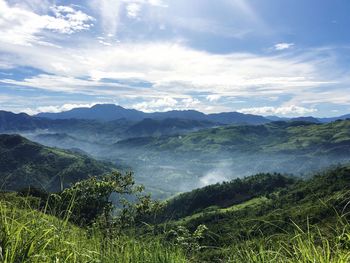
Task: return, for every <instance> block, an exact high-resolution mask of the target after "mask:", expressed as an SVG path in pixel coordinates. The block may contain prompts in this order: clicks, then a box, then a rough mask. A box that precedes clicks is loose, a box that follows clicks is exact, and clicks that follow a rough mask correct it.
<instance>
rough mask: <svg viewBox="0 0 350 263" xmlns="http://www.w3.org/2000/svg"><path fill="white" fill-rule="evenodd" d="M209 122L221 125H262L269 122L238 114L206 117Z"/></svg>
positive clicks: (260, 118)
mask: <svg viewBox="0 0 350 263" xmlns="http://www.w3.org/2000/svg"><path fill="white" fill-rule="evenodd" d="M208 117H209V120H210V121H213V122H219V123H223V124H264V123H268V122H270V120H268V119H266V118H264V117H262V116H258V115H252V114H243V113H239V112H223V113H214V114H209V115H208Z"/></svg>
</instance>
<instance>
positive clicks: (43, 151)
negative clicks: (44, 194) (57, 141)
mask: <svg viewBox="0 0 350 263" xmlns="http://www.w3.org/2000/svg"><path fill="white" fill-rule="evenodd" d="M0 156H1V158H0V167H1V170H0V180H1V186H0V189H2V190H19V189H21V188H24V187H28V186H36V187H40V188H44V189H46V190H48V191H53V192H55V191H59V190H60V189H61V187H63V188H65V187H68V186H69V185H70V184H71V183H74V182H77V181H80V180H82V179H85V178H87V177H89V176H92V175H102V174H104V173H106V172H109V171H111V170H112V169H113V167H112V166H111V165H110V164H107V163H102V162H98V161H95V160H93V159H91V158H89V157H88V156H85V155H80V154H77V153H73V152H70V151H65V150H60V149H57V148H49V147H45V146H42V145H40V144H37V143H33V142H31V141H29V140H27V139H25V138H23V137H21V136H19V135H0Z"/></svg>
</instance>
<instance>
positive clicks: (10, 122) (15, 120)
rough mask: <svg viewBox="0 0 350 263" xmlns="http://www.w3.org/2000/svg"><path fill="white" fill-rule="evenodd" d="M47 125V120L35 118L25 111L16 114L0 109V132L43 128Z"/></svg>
mask: <svg viewBox="0 0 350 263" xmlns="http://www.w3.org/2000/svg"><path fill="white" fill-rule="evenodd" d="M47 127H48V121H47V120H45V119H40V118H35V117H32V116H29V115H28V114H25V113H19V114H16V113H12V112H8V111H0V132H3V131H24V130H34V129H38V128H40V129H45V128H47Z"/></svg>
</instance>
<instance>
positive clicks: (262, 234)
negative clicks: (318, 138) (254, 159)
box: [159, 164, 350, 262]
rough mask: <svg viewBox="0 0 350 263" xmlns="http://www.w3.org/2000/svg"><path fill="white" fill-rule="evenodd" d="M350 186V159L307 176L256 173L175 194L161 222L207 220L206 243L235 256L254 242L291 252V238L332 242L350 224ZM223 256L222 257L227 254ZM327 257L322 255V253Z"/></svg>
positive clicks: (209, 254)
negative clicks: (347, 162)
mask: <svg viewBox="0 0 350 263" xmlns="http://www.w3.org/2000/svg"><path fill="white" fill-rule="evenodd" d="M349 189H350V164H348V165H342V166H337V167H333V168H329V169H326V170H324V171H322V172H319V173H317V174H315V175H313V176H312V177H311V178H310V179H308V180H299V179H298V180H295V179H293V178H291V177H288V176H287V177H285V176H282V175H278V174H270V175H268V174H261V175H255V176H252V177H247V178H245V179H242V180H233V181H232V182H228V183H223V184H217V185H212V186H208V187H205V188H201V189H198V190H194V191H192V192H189V193H185V194H182V195H179V196H177V197H175V198H173V199H170V200H168V201H166V202H165V207H164V208H163V210H162V213H160V215H159V222H164V223H165V224H166V225H167V226H168V227H169V226H171V225H173V226H179V225H180V226H185V227H187V228H189V229H196V228H197V227H198V226H200V225H202V224H205V225H206V226H207V227H208V228H209V229H210V234H209V236H208V238H207V240H206V241H205V245H206V246H208V247H212V246H215V247H220V248H221V251H220V253H223V255H225V253H227V252H228V253H230V256H233V254H232V253H234V251H235V252H238V251H239V250H241V249H244V248H243V247H250V246H252V247H251V248H252V250H253V249H256V248H264V249H269V248H270V249H277V248H281V249H282V250H283V249H285V250H286V251H287V253H288V252H289V251H291V250H292V249H291V248H290V247H289V246H288V244H289V243H288V242H290V241H291V239H293V238H298V237H299V238H300V237H301V236H302V235H307V236H308V237H309V238H310V239H309V240H312V239H318V240H323V241H324V242H333V239H332V238H331V237H332V235H336V234H335V233H337V231H338V230H339V229H343V228H344V229H345V226H348V222H349V221H348V220H349V219H350V216H349V211H350V208H349V199H350V192H349ZM180 207H181V208H184V210H182V209H180ZM338 228H339V229H338ZM343 231H348V229H347V230H343ZM321 232H322V233H323V234H322V235H321V234H320V233H321ZM325 233H326V234H325ZM344 233H348V232H344ZM345 235H347V234H345ZM338 238H342V236H341V235H339V236H338ZM281 241H283V242H286V243H283V242H281ZM299 241H300V240H299ZM349 241H350V239H349V237H346V238H345V239H344V240H342V242H344V244H349V243H348V242H349ZM260 242H262V243H260ZM294 243H298V242H294ZM299 244H300V242H299ZM260 245H261V247H260ZM299 249H305V250H306V249H307V248H306V247H299ZM323 249H324V248H323ZM254 251H255V250H254ZM298 252H299V250H298ZM314 252H315V253H316V251H314ZM282 254H283V252H282ZM218 255H219V253H218V251H216V252H215V251H214V250H207V251H205V253H204V254H202V255H201V256H202V258H203V259H208V258H216V257H217V256H218ZM223 255H220V257H227V255H226V256H223ZM323 257H324V255H323V254H322V256H320V258H323ZM247 262H265V261H247ZM266 262H274V261H266ZM286 262H299V261H286ZM303 262H304V261H303ZM305 262H306V261H305ZM315 262H321V261H317V260H316V261H315ZM324 262H333V261H331V260H330V261H324ZM334 262H348V261H334Z"/></svg>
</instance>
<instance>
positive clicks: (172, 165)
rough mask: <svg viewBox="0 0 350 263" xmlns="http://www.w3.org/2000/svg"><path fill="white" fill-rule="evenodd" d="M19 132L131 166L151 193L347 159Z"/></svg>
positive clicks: (304, 171)
mask: <svg viewBox="0 0 350 263" xmlns="http://www.w3.org/2000/svg"><path fill="white" fill-rule="evenodd" d="M22 135H23V136H25V137H27V138H28V139H30V140H33V141H36V142H38V143H41V144H43V145H46V146H51V147H58V148H63V149H68V150H71V151H74V152H78V153H80V154H86V155H89V156H91V157H93V158H95V159H98V160H103V161H108V162H111V163H112V164H113V165H115V167H117V168H118V169H119V170H122V171H133V173H134V176H135V180H136V182H137V183H138V184H143V185H144V186H145V187H146V191H148V192H150V193H151V194H152V196H153V198H155V199H166V198H169V197H171V196H173V195H176V194H178V193H180V192H187V191H191V190H193V189H195V188H200V187H204V186H207V185H209V184H215V183H221V182H223V181H230V180H232V179H235V178H238V177H245V176H249V175H253V174H257V173H274V172H277V173H283V174H293V175H295V176H301V177H305V176H309V175H310V174H311V173H315V172H317V171H319V170H321V169H322V168H325V167H328V166H330V165H334V164H338V163H344V162H346V161H348V160H349V159H348V158H347V156H346V155H307V154H305V153H302V152H300V153H295V154H285V153H269V154H267V153H260V152H254V153H251V152H249V153H247V152H243V151H241V152H239V151H236V152H219V153H217V152H216V153H210V152H209V153H208V152H205V153H192V152H186V153H184V152H176V151H171V150H163V151H161V150H159V149H154V148H148V147H144V146H143V145H141V146H137V145H133V146H121V145H118V143H117V142H118V141H120V140H121V139H120V138H118V136H115V137H109V136H108V135H106V134H94V136H92V135H91V134H87V133H84V132H82V133H81V134H79V131H77V130H75V131H74V133H69V132H67V133H59V132H55V131H52V130H51V131H48V130H38V131H35V132H27V133H22ZM155 140H156V139H155ZM107 142H113V143H107Z"/></svg>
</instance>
